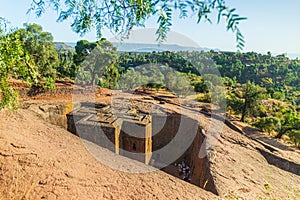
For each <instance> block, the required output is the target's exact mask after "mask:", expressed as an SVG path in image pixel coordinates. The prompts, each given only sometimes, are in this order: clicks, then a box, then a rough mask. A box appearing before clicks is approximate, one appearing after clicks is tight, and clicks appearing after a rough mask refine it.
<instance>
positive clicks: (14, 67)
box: [0, 18, 37, 109]
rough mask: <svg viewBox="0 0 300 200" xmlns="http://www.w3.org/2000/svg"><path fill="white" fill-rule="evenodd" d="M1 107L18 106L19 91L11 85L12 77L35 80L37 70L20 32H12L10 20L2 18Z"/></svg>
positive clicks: (0, 23)
mask: <svg viewBox="0 0 300 200" xmlns="http://www.w3.org/2000/svg"><path fill="white" fill-rule="evenodd" d="M0 52H1V53H0V97H1V100H0V109H2V108H5V107H7V108H9V109H15V108H17V97H18V95H17V92H16V91H15V90H13V88H12V87H11V85H10V83H9V80H10V78H19V79H22V80H24V81H28V82H35V81H36V80H37V79H36V76H37V70H36V68H35V66H34V65H33V64H32V63H33V62H32V59H31V56H30V54H28V52H27V51H26V50H24V49H23V44H22V42H21V41H20V35H19V34H12V30H11V29H9V28H8V22H7V21H5V20H4V19H2V18H0Z"/></svg>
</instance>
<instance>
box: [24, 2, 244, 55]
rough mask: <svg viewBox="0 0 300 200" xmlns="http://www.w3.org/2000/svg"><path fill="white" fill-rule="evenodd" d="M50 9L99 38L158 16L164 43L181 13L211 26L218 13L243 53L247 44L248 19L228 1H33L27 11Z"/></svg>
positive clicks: (126, 31)
mask: <svg viewBox="0 0 300 200" xmlns="http://www.w3.org/2000/svg"><path fill="white" fill-rule="evenodd" d="M48 7H51V8H53V9H54V10H56V11H57V12H58V13H59V17H58V19H57V21H65V20H67V19H71V20H72V23H71V27H72V29H73V30H74V31H75V32H76V33H79V34H81V35H82V34H85V33H86V32H88V31H90V30H91V29H92V28H95V29H96V30H97V35H98V37H99V38H101V36H102V30H103V28H108V29H109V30H110V31H111V32H112V33H114V34H115V35H119V36H121V38H124V37H126V36H128V34H129V33H130V31H131V30H132V28H133V27H135V26H136V27H143V26H144V24H145V21H146V20H148V19H149V18H150V17H151V16H154V17H157V23H158V29H157V32H156V33H157V40H158V42H163V41H165V40H166V38H167V34H168V32H169V31H170V28H171V26H172V19H173V18H172V15H173V14H174V12H175V11H179V18H181V19H182V18H186V17H189V16H194V15H195V14H196V15H197V23H200V22H201V21H202V19H203V18H204V19H205V21H207V22H209V23H212V20H211V15H212V13H213V11H216V12H217V23H220V21H221V18H224V19H225V20H226V29H227V31H229V30H231V31H232V32H234V33H235V35H236V43H237V49H238V50H242V49H243V47H244V45H245V41H244V37H243V35H242V33H241V31H240V29H239V23H240V22H241V21H243V20H245V19H246V18H245V17H240V16H239V15H238V14H236V10H235V9H234V8H233V9H232V8H229V7H228V6H227V4H226V2H225V0H154V1H153V0H102V1H97V0H64V1H62V0H33V1H32V4H31V7H30V9H29V10H28V12H31V11H33V12H34V13H35V14H36V15H37V16H41V15H42V14H43V13H44V12H45V10H46V8H48Z"/></svg>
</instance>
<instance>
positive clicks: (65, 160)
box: [0, 109, 218, 200]
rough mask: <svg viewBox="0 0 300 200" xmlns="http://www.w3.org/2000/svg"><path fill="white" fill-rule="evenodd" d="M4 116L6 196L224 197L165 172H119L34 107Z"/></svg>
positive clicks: (1, 181) (0, 190) (0, 168)
mask: <svg viewBox="0 0 300 200" xmlns="http://www.w3.org/2000/svg"><path fill="white" fill-rule="evenodd" d="M0 117H1V124H0V199H137V200H140V199H218V197H217V196H215V195H213V194H211V193H209V192H206V191H204V190H201V189H200V188H197V187H196V186H193V185H191V184H188V183H186V182H184V181H181V180H179V179H176V178H175V177H172V176H170V175H168V174H166V173H164V172H161V171H156V172H151V173H145V174H139V173H138V174H132V173H126V172H120V171H116V170H113V169H111V168H109V167H107V166H105V165H103V164H101V163H100V162H98V161H97V160H96V159H95V158H94V157H93V156H92V155H91V154H90V153H89V152H88V151H87V150H86V149H85V147H84V146H83V144H82V141H81V140H80V139H79V138H78V137H76V136H74V135H72V134H70V133H69V132H67V131H65V130H64V129H62V128H59V127H56V126H54V125H51V124H49V123H47V122H44V121H42V120H41V119H39V117H38V116H36V114H35V113H33V112H32V111H29V110H22V109H20V110H19V111H18V112H17V113H14V114H9V113H7V112H4V111H2V112H0ZM95 148H100V147H97V146H95ZM100 149H101V148H100ZM102 152H103V154H102V156H107V159H111V158H114V157H117V159H114V160H118V162H119V164H120V163H122V162H123V163H128V162H131V163H133V167H137V168H138V167H142V168H146V167H148V166H146V165H143V164H141V163H139V162H135V161H132V160H129V159H126V158H124V157H121V156H117V155H114V154H113V155H112V153H111V152H109V151H106V150H103V149H102ZM129 170H130V169H129Z"/></svg>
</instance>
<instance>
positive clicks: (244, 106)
mask: <svg viewBox="0 0 300 200" xmlns="http://www.w3.org/2000/svg"><path fill="white" fill-rule="evenodd" d="M247 103H248V102H247V98H245V102H244V105H243V109H242V117H241V121H242V122H245V117H246V110H247Z"/></svg>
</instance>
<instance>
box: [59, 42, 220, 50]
mask: <svg viewBox="0 0 300 200" xmlns="http://www.w3.org/2000/svg"><path fill="white" fill-rule="evenodd" d="M57 44H61V42H59V43H58V42H57ZM65 44H66V46H70V47H73V48H75V46H76V43H75V42H65ZM112 44H113V45H114V46H115V47H117V49H118V51H119V52H153V51H210V50H211V49H209V48H201V47H189V46H181V45H177V44H143V43H120V42H112ZM213 50H215V51H220V50H219V49H213Z"/></svg>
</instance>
